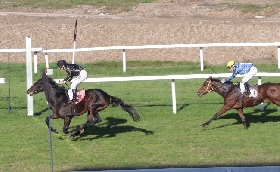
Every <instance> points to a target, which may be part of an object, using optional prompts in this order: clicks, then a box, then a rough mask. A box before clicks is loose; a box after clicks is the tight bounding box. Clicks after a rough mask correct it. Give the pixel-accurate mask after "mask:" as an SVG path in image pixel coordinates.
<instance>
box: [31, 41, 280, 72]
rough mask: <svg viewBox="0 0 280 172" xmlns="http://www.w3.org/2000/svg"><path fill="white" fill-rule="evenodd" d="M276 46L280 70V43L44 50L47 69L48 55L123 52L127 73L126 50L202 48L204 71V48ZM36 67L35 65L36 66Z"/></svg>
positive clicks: (124, 69) (201, 61)
mask: <svg viewBox="0 0 280 172" xmlns="http://www.w3.org/2000/svg"><path fill="white" fill-rule="evenodd" d="M264 46H275V47H277V54H278V68H279V69H280V42H274V43H209V44H172V45H142V46H109V47H93V48H78V49H49V50H43V53H45V58H46V67H48V66H49V64H48V53H62V52H63V53H67V52H68V53H74V52H85V51H100V50H122V59H123V72H124V73H125V72H126V50H135V49H159V48H200V52H199V55H200V69H201V71H203V69H204V65H203V48H205V47H264ZM74 62H75V59H74V56H73V57H72V63H74ZM34 65H35V64H34Z"/></svg>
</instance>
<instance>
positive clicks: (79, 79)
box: [68, 70, 87, 100]
mask: <svg viewBox="0 0 280 172" xmlns="http://www.w3.org/2000/svg"><path fill="white" fill-rule="evenodd" d="M85 79H87V71H85V70H81V72H80V75H79V76H78V77H77V78H75V79H73V80H72V81H71V86H70V89H69V90H68V95H69V99H70V100H72V99H73V92H72V89H77V87H78V85H79V84H80V83H81V82H83V81H84V80H85Z"/></svg>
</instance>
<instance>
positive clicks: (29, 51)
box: [0, 37, 280, 116]
mask: <svg viewBox="0 0 280 172" xmlns="http://www.w3.org/2000/svg"><path fill="white" fill-rule="evenodd" d="M230 46H232V47H237V46H276V47H277V53H278V68H279V69H280V42H274V43H209V44H172V45H143V46H109V47H93V48H78V49H49V50H42V48H32V47H31V38H30V37H26V48H25V49H0V53H19V52H25V53H26V74H27V88H29V87H31V85H32V82H33V79H32V52H33V53H34V59H33V62H34V73H37V53H38V52H40V51H43V53H45V60H46V67H47V68H49V60H48V53H59V52H71V53H74V52H85V51H98V50H122V57H123V72H126V50H131V49H160V48H200V66H201V71H203V69H204V65H203V48H204V47H230ZM74 61H75V59H74V56H73V58H72V63H74ZM209 76H210V75H209V74H196V75H194V74H193V75H169V76H138V77H113V78H88V79H87V80H86V82H111V81H133V80H134V81H135V80H138V81H140V80H159V79H168V80H171V89H172V102H173V113H174V114H176V94H175V80H176V79H195V78H207V77H209ZM212 76H214V77H218V76H219V77H228V76H230V74H212ZM257 76H258V77H259V82H261V77H262V76H280V74H279V73H259V74H258V75H257ZM0 82H2V83H4V82H5V78H1V79H0ZM259 84H260V83H259ZM27 102H28V104H27V107H28V108H27V109H28V114H27V115H28V116H33V97H32V96H28V95H27Z"/></svg>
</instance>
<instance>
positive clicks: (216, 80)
mask: <svg viewBox="0 0 280 172" xmlns="http://www.w3.org/2000/svg"><path fill="white" fill-rule="evenodd" d="M212 81H215V82H221V80H220V79H218V78H212Z"/></svg>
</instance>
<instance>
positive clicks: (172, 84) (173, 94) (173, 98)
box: [171, 79, 177, 114]
mask: <svg viewBox="0 0 280 172" xmlns="http://www.w3.org/2000/svg"><path fill="white" fill-rule="evenodd" d="M171 90H172V91H171V92H172V104H173V113H174V114H176V113H177V107H176V90H175V80H174V79H172V82H171Z"/></svg>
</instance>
